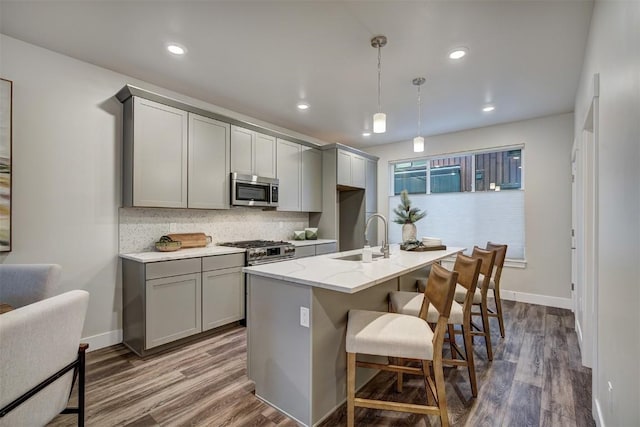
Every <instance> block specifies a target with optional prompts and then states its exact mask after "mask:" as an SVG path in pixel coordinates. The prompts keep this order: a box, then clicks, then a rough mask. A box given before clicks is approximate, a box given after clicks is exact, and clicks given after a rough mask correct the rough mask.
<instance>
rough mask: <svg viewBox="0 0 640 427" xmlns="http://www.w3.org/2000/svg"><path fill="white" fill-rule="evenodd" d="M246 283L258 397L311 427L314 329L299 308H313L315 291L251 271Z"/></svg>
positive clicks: (249, 358)
mask: <svg viewBox="0 0 640 427" xmlns="http://www.w3.org/2000/svg"><path fill="white" fill-rule="evenodd" d="M247 285H248V292H249V294H248V297H247V301H248V305H249V310H248V319H247V329H248V331H247V334H248V337H247V340H248V345H247V351H248V354H247V363H248V372H249V378H250V379H251V380H253V381H254V382H255V384H256V396H258V397H259V398H261V399H263V400H265V401H266V402H267V403H269V404H271V405H273V406H275V407H276V408H278V409H280V410H281V411H283V412H285V413H286V414H287V415H289V416H291V417H293V418H295V419H296V420H297V421H299V422H301V423H303V424H305V425H310V422H311V404H310V402H311V363H312V361H311V332H310V329H309V328H307V327H304V326H301V325H300V307H306V308H308V309H309V310H311V299H312V294H311V291H312V290H311V288H310V287H308V286H304V285H297V284H295V283H291V282H284V281H280V280H277V279H272V278H267V277H261V276H256V275H251V274H249V275H247ZM310 318H311V316H310Z"/></svg>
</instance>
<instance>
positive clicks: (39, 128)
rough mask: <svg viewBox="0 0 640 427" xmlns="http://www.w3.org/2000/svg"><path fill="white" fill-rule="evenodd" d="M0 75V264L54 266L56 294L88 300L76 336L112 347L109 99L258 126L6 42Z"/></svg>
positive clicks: (115, 299) (117, 196) (117, 146)
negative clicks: (5, 232)
mask: <svg viewBox="0 0 640 427" xmlns="http://www.w3.org/2000/svg"><path fill="white" fill-rule="evenodd" d="M0 76H2V77H3V78H6V79H9V80H13V84H14V86H13V114H14V116H13V194H12V203H13V216H12V218H13V244H12V246H13V251H12V252H11V253H9V254H2V255H0V263H58V264H60V265H62V271H63V273H62V285H61V290H60V291H61V292H64V291H67V290H71V289H85V290H87V291H89V292H90V294H91V298H90V302H89V309H88V313H87V319H86V321H85V328H84V332H83V337H85V338H87V337H89V338H91V340H90V343H93V344H92V349H95V348H96V346H97V345H98V346H99V345H109V344H112V343H113V342H114V340H117V338H118V336H119V331H120V329H121V328H122V322H121V314H122V304H121V277H120V271H119V262H118V208H119V206H120V205H121V146H122V135H121V134H122V105H121V104H120V103H119V102H118V101H117V100H116V99H115V97H114V95H115V94H116V93H117V92H118V91H119V90H120V89H121V88H122V87H123V86H124V85H125V84H133V85H136V86H140V87H142V88H145V89H148V90H151V91H154V92H157V93H161V94H163V95H165V96H169V97H172V98H175V99H178V100H181V101H183V102H185V103H189V104H191V105H194V106H197V107H200V108H204V109H208V110H210V111H215V112H218V113H221V114H225V115H227V116H231V117H234V118H238V119H244V120H247V119H248V120H250V121H251V122H253V123H257V124H262V125H266V124H265V123H264V122H261V121H259V120H256V119H254V118H248V117H246V116H243V115H240V114H237V113H233V112H230V111H228V110H225V109H223V108H220V107H217V106H214V105H211V104H207V103H204V102H202V101H198V100H195V99H192V98H188V97H185V96H182V95H180V94H177V93H174V92H171V91H167V90H164V89H162V88H158V87H156V86H153V85H150V84H147V83H144V82H141V81H139V80H136V79H133V78H130V77H127V76H125V75H121V74H118V73H114V72H111V71H109V70H106V69H103V68H99V67H96V66H93V65H90V64H88V63H85V62H81V61H77V60H75V59H72V58H70V57H67V56H64V55H60V54H57V53H54V52H52V51H49V50H46V49H42V48H39V47H36V46H33V45H30V44H27V43H24V42H21V41H19V40H16V39H13V38H11V37H7V36H4V35H0ZM268 126H269V127H271V128H272V129H276V130H280V131H283V132H286V133H288V134H290V135H292V136H296V137H299V138H302V139H306V140H310V141H315V140H314V139H313V138H309V137H305V136H303V135H300V134H297V133H294V132H291V131H287V130H286V129H281V128H277V127H275V126H271V125H268ZM316 142H317V141H316ZM269 218H270V217H267V218H266V221H269ZM255 237H259V236H255ZM94 344H95V345H94Z"/></svg>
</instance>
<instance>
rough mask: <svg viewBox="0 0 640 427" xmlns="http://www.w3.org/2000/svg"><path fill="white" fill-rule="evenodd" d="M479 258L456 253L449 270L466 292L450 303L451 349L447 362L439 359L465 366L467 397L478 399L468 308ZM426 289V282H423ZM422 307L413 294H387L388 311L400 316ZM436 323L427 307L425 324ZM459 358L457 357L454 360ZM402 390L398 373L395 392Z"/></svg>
mask: <svg viewBox="0 0 640 427" xmlns="http://www.w3.org/2000/svg"><path fill="white" fill-rule="evenodd" d="M481 262H482V261H481V260H480V259H474V258H471V257H468V256H466V255H462V254H458V256H457V257H456V262H455V264H454V266H453V270H454V271H455V272H457V273H458V284H459V285H461V286H463V287H464V288H466V289H467V296H466V298H465V301H464V303H463V304H462V305H461V304H459V303H457V302H455V301H454V302H453V303H452V304H451V313H450V314H449V319H448V328H449V346H450V349H451V359H443V360H442V363H443V364H445V365H452V366H466V367H467V371H468V372H469V383H470V385H471V394H472V396H473V397H477V396H478V383H477V380H476V369H475V365H474V363H473V344H472V340H471V306H472V305H473V296H474V294H475V291H476V286H477V284H478V274H479V273H480V263H481ZM425 287H426V283H425ZM423 305H424V296H423V294H419V293H416V292H391V293H390V294H389V311H391V312H394V313H400V314H410V315H412V316H418V315H419V314H420V310H421V309H422V306H423ZM437 321H438V312H437V311H436V310H435V308H434V307H433V306H430V307H429V309H428V312H427V322H429V323H435V322H437ZM455 325H459V326H460V333H461V334H462V336H463V338H464V354H463V352H462V351H461V350H460V348H459V347H458V345H457V344H456V341H455V335H456V331H455ZM458 357H459V358H458ZM401 390H402V373H399V374H398V391H401Z"/></svg>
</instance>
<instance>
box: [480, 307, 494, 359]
mask: <svg viewBox="0 0 640 427" xmlns="http://www.w3.org/2000/svg"><path fill="white" fill-rule="evenodd" d="M483 299H484V301H483V302H482V303H481V304H480V313H482V329H483V332H484V343H485V345H486V346H487V359H489V361H492V360H493V351H492V350H491V329H490V328H489V312H488V311H487V299H486V297H485V298H483Z"/></svg>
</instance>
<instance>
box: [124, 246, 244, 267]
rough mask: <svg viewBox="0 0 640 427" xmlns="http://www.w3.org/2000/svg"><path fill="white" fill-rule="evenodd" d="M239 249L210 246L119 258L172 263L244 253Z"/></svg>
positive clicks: (126, 255) (135, 254)
mask: <svg viewBox="0 0 640 427" xmlns="http://www.w3.org/2000/svg"><path fill="white" fill-rule="evenodd" d="M244 251H245V250H244V249H241V248H231V247H227V246H216V245H210V246H207V247H206V248H188V249H179V250H177V251H174V252H139V253H134V254H120V257H121V258H126V259H130V260H133V261H138V262H142V263H146V262H158V261H172V260H175V259H186V258H198V257H206V256H212V255H228V254H239V253H242V252H244Z"/></svg>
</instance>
